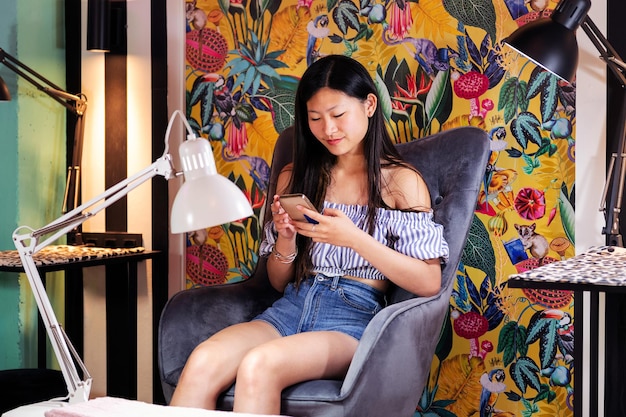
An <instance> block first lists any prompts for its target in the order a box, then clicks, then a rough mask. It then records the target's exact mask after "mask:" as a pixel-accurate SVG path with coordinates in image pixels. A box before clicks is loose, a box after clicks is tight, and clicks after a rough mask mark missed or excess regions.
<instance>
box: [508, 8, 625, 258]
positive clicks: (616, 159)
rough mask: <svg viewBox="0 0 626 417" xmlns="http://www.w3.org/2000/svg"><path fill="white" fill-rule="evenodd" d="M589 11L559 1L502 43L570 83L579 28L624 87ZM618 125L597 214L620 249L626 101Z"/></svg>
mask: <svg viewBox="0 0 626 417" xmlns="http://www.w3.org/2000/svg"><path fill="white" fill-rule="evenodd" d="M590 8H591V1H590V0H561V2H559V4H558V5H557V6H556V9H555V10H554V12H553V13H552V15H551V16H550V17H549V18H542V19H537V20H535V21H533V22H530V23H528V24H526V25H524V26H522V27H521V28H519V29H517V30H516V31H515V32H513V33H512V34H511V35H510V36H509V37H508V38H506V39H505V40H504V42H505V43H507V44H508V45H509V46H510V47H512V48H513V49H515V50H517V51H518V52H520V53H521V54H523V55H525V56H526V57H528V58H529V59H530V60H532V61H533V62H535V63H536V64H538V65H540V66H541V67H543V68H545V69H546V70H548V71H550V72H552V73H553V74H555V75H556V76H557V77H559V78H561V79H563V80H565V81H567V82H572V81H573V80H574V78H575V75H576V67H577V65H578V43H577V42H576V29H578V27H579V26H580V27H581V28H582V29H583V31H584V32H585V33H586V34H587V36H588V37H589V39H590V40H591V42H592V43H593V45H594V46H595V48H596V49H597V50H598V52H600V59H602V60H603V61H604V62H605V63H606V65H607V66H608V67H609V69H610V70H611V72H612V73H613V75H615V77H617V79H618V80H619V82H620V84H621V85H622V88H625V87H626V77H625V76H624V71H625V70H626V64H624V61H623V60H622V58H621V57H620V56H619V55H618V53H617V52H616V51H615V49H614V48H613V47H612V46H611V44H610V43H609V41H608V40H607V39H606V38H605V37H604V36H603V35H602V33H600V30H599V29H598V27H597V26H596V25H595V23H593V21H592V20H591V18H590V17H589V16H587V12H588V11H589V9H590ZM619 122H620V126H619V130H618V133H619V137H618V148H617V152H616V153H614V154H613V155H612V156H611V162H610V164H609V169H608V171H607V178H606V183H605V186H604V192H603V195H602V203H601V205H600V211H602V212H604V218H605V226H604V228H603V229H602V233H603V234H605V235H606V240H607V245H610V246H620V247H623V246H624V245H623V242H622V235H621V234H620V227H619V215H620V211H621V208H622V196H623V190H624V177H625V175H626V101H623V102H622V109H621V113H620V119H619ZM607 201H608V206H607Z"/></svg>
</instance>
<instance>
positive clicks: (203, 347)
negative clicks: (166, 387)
mask: <svg viewBox="0 0 626 417" xmlns="http://www.w3.org/2000/svg"><path fill="white" fill-rule="evenodd" d="M280 337H281V336H280V334H279V333H278V332H277V331H276V329H274V327H272V326H271V325H269V324H268V323H265V322H263V321H251V322H248V323H240V324H235V325H233V326H230V327H227V328H225V329H224V330H222V331H220V332H217V333H216V334H214V335H213V336H211V337H210V338H209V339H207V340H205V341H204V342H202V343H201V344H199V345H198V346H197V347H196V348H195V349H194V351H193V352H192V353H191V355H190V356H189V358H188V359H187V363H186V364H185V368H184V369H183V372H182V374H181V376H180V378H179V380H178V385H177V387H176V390H175V391H174V395H173V396H172V400H171V401H170V405H173V406H185V407H196V408H206V409H215V403H216V401H217V397H218V396H219V395H220V393H221V392H222V391H224V390H226V389H227V388H228V387H229V386H230V385H231V384H232V383H233V381H234V380H235V376H236V374H237V369H238V368H239V364H240V363H241V361H242V359H243V358H244V356H245V355H246V353H248V352H249V351H250V350H251V349H253V348H254V347H256V346H259V345H261V344H263V343H266V342H269V341H271V340H273V339H277V338H280Z"/></svg>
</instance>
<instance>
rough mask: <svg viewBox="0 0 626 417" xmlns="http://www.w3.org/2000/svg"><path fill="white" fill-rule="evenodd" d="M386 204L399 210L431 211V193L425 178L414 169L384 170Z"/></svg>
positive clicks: (402, 167)
mask: <svg viewBox="0 0 626 417" xmlns="http://www.w3.org/2000/svg"><path fill="white" fill-rule="evenodd" d="M383 176H384V179H385V182H386V187H385V188H386V192H385V197H384V198H385V202H386V203H387V204H388V205H389V206H391V207H393V208H395V209H399V210H405V209H421V210H427V209H430V193H429V192H428V186H427V185H426V182H425V181H424V178H422V176H421V175H420V174H419V172H417V171H416V170H414V169H411V168H409V167H405V166H394V167H389V168H387V169H385V170H384V173H383Z"/></svg>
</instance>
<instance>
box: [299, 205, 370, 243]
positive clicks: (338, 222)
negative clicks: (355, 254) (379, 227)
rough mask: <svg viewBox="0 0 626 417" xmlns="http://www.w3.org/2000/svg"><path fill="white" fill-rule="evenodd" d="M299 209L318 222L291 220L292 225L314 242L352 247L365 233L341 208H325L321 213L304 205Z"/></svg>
mask: <svg viewBox="0 0 626 417" xmlns="http://www.w3.org/2000/svg"><path fill="white" fill-rule="evenodd" d="M299 209H300V210H302V212H303V213H304V214H306V215H307V216H308V217H310V218H311V219H313V220H315V221H317V222H318V223H317V224H314V223H309V222H298V221H293V225H294V226H295V227H296V231H297V232H298V233H300V234H301V235H303V236H307V237H310V238H311V239H313V241H314V242H321V243H329V244H331V245H335V246H345V247H352V246H353V245H354V243H355V242H356V239H359V237H361V236H362V234H363V233H365V232H364V231H362V230H361V229H359V228H358V227H357V226H356V225H355V224H354V223H353V222H352V220H351V219H350V218H349V217H348V216H346V215H345V214H344V212H342V211H341V210H338V209H333V208H326V209H324V213H323V214H321V213H318V212H316V211H314V210H309V209H307V208H305V207H301V208H300V207H299Z"/></svg>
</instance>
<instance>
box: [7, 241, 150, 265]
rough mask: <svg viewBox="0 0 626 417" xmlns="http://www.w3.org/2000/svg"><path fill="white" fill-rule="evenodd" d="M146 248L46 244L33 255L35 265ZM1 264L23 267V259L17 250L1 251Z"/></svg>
mask: <svg viewBox="0 0 626 417" xmlns="http://www.w3.org/2000/svg"><path fill="white" fill-rule="evenodd" d="M144 251H145V248H143V247H141V246H139V247H135V248H96V247H93V246H71V245H54V246H46V247H45V248H43V249H42V250H41V251H39V252H37V253H36V254H35V255H34V256H33V260H34V261H35V265H37V266H41V265H56V264H65V263H69V262H77V261H85V260H93V259H103V258H111V257H114V256H120V255H129V254H131V253H141V252H144ZM0 266H2V267H21V266H22V261H21V259H20V255H19V253H18V252H17V251H16V250H7V251H0Z"/></svg>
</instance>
